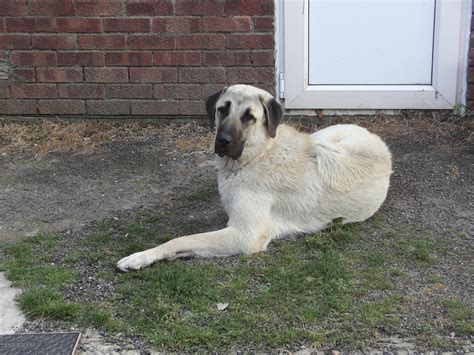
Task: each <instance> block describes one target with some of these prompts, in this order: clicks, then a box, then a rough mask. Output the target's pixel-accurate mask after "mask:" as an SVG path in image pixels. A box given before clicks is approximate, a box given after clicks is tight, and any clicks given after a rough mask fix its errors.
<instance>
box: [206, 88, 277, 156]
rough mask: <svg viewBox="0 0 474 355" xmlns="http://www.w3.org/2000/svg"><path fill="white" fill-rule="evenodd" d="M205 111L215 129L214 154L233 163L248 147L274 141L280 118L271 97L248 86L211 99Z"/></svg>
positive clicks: (225, 91) (225, 92) (225, 90)
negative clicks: (268, 140) (271, 139)
mask: <svg viewBox="0 0 474 355" xmlns="http://www.w3.org/2000/svg"><path fill="white" fill-rule="evenodd" d="M206 110H207V113H208V115H209V119H210V123H211V127H212V128H214V127H215V128H216V137H215V146H214V147H215V148H214V149H215V152H216V154H218V155H219V156H220V157H223V156H228V157H230V158H232V159H234V160H237V159H239V158H240V157H241V156H242V154H243V151H244V149H245V148H248V147H249V145H255V144H256V142H262V141H266V140H267V139H270V138H275V136H276V131H277V128H278V125H279V123H280V120H281V117H282V115H283V110H282V108H281V106H280V104H279V103H278V102H277V101H276V100H275V99H274V98H273V96H271V95H270V94H269V93H268V92H266V91H264V90H261V89H258V88H256V87H253V86H250V85H233V86H230V87H228V88H225V89H224V90H222V91H219V92H217V93H215V94H214V95H211V96H210V97H209V98H208V99H207V102H206Z"/></svg>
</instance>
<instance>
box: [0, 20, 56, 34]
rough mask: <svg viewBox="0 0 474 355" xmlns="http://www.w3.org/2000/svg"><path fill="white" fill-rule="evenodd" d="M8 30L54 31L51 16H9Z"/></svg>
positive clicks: (7, 21)
mask: <svg viewBox="0 0 474 355" xmlns="http://www.w3.org/2000/svg"><path fill="white" fill-rule="evenodd" d="M6 28H7V32H53V19H52V18H50V17H7V18H6Z"/></svg>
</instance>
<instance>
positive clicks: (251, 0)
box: [225, 0, 274, 15]
mask: <svg viewBox="0 0 474 355" xmlns="http://www.w3.org/2000/svg"><path fill="white" fill-rule="evenodd" d="M273 2H274V0H227V1H226V4H225V13H226V14H227V15H273V11H274V8H273Z"/></svg>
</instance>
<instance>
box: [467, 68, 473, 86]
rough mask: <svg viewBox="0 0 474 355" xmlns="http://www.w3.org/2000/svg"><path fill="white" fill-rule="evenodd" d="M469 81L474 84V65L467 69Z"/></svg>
mask: <svg viewBox="0 0 474 355" xmlns="http://www.w3.org/2000/svg"><path fill="white" fill-rule="evenodd" d="M467 82H468V83H469V84H474V67H469V69H468V71H467Z"/></svg>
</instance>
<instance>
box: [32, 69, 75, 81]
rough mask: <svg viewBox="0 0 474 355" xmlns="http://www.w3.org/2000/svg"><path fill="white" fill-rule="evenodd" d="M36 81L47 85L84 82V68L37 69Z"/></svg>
mask: <svg viewBox="0 0 474 355" xmlns="http://www.w3.org/2000/svg"><path fill="white" fill-rule="evenodd" d="M36 80H37V81H38V82H47V83H54V82H57V83H68V82H78V81H82V68H36Z"/></svg>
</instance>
